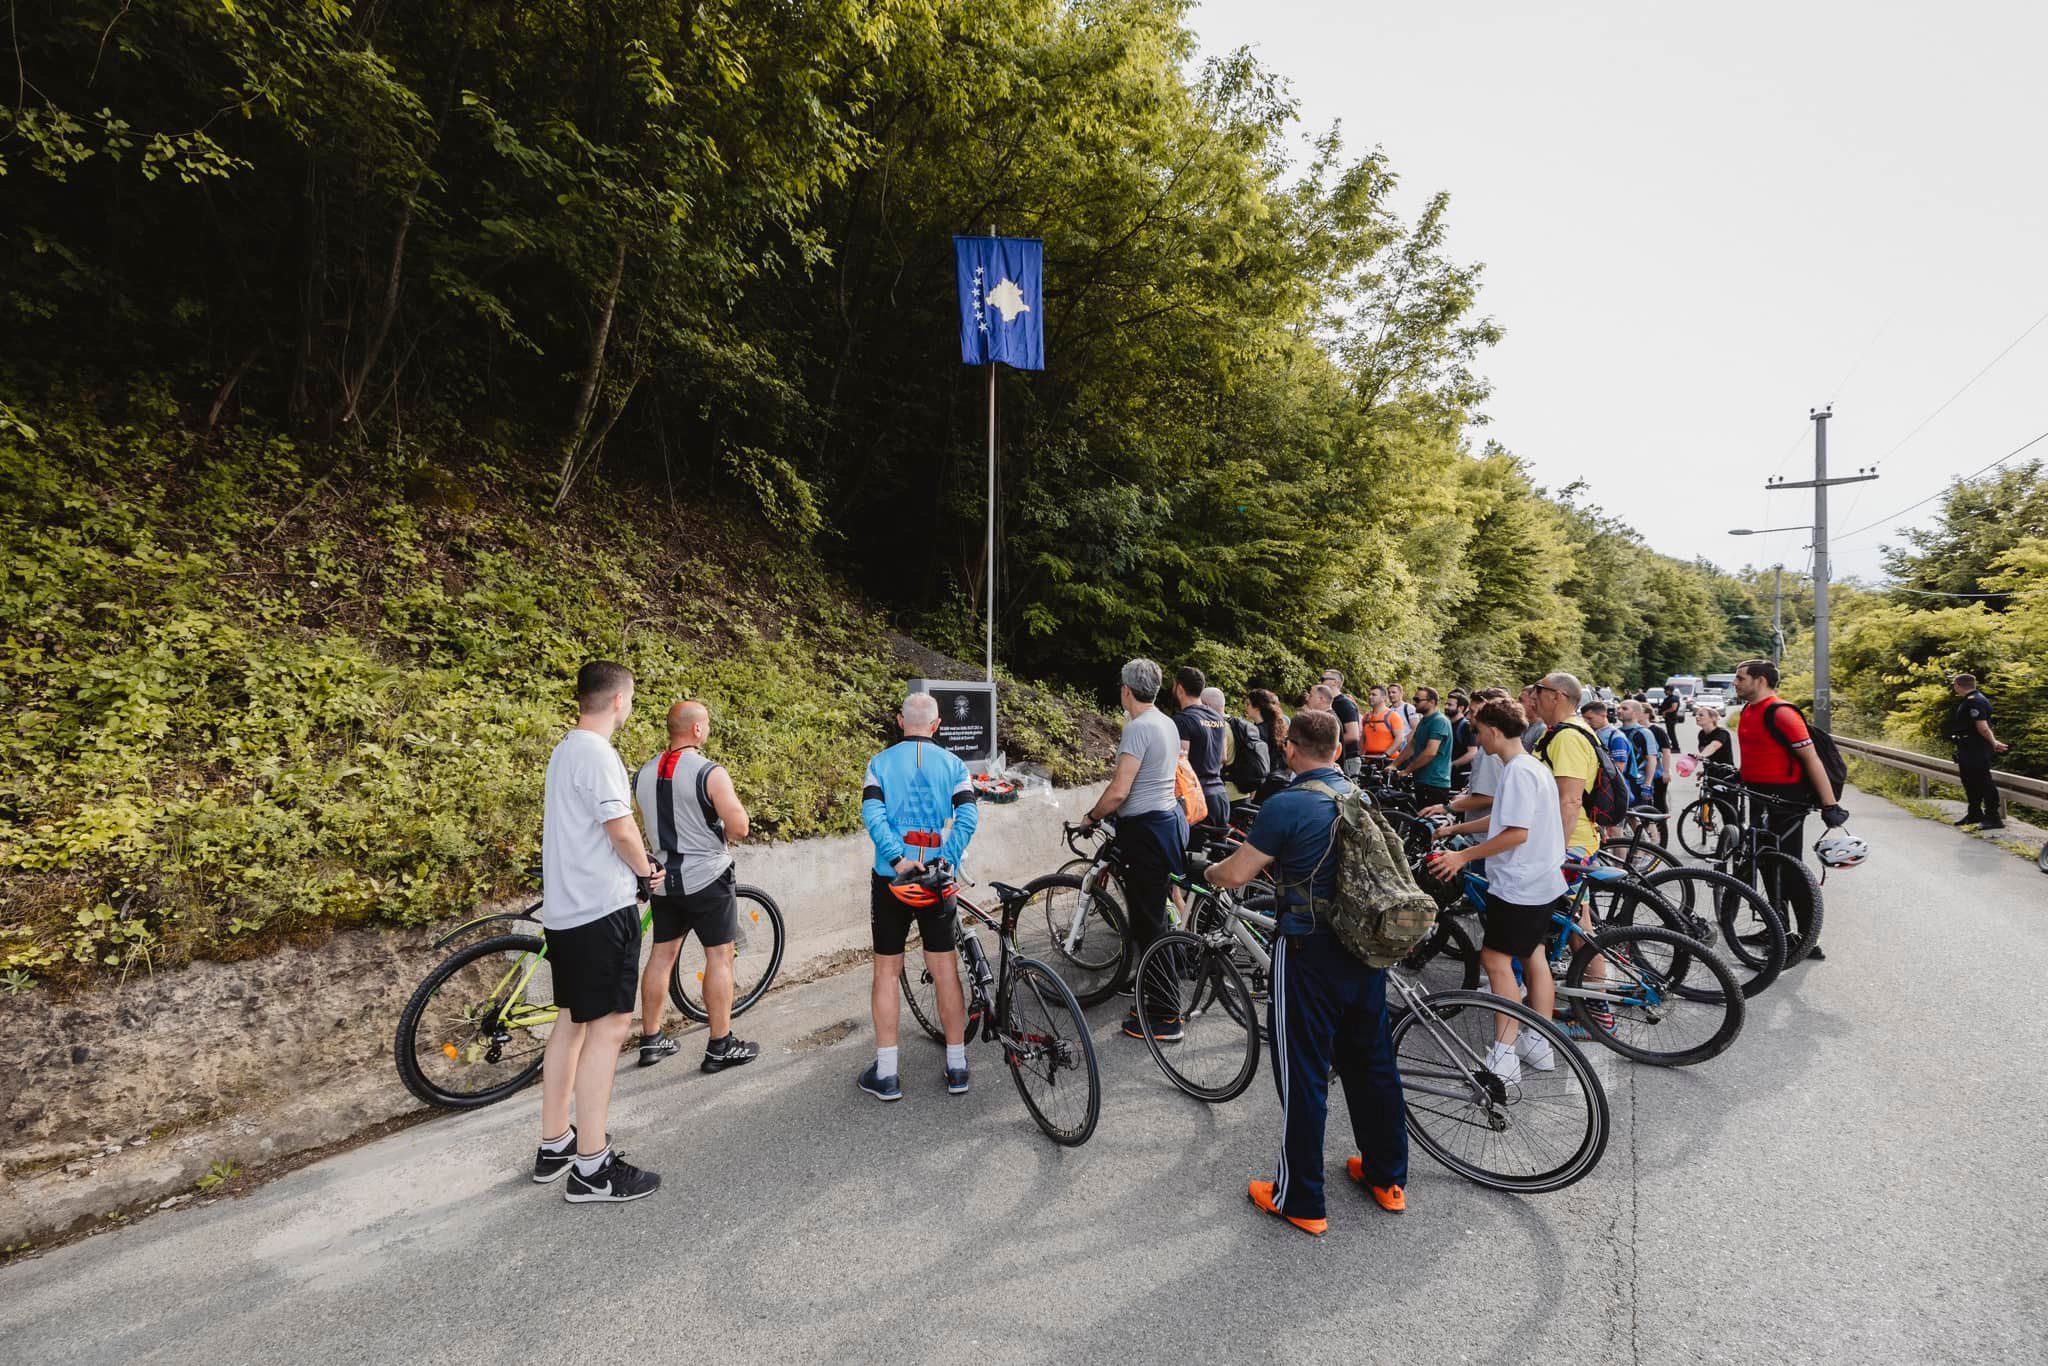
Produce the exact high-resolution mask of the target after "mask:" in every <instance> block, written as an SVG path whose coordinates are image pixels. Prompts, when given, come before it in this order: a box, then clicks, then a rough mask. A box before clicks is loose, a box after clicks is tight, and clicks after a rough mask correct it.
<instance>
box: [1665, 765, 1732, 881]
mask: <svg viewBox="0 0 2048 1366" xmlns="http://www.w3.org/2000/svg"><path fill="white" fill-rule="evenodd" d="M1742 823H1743V807H1742V784H1741V783H1739V782H1737V781H1735V780H1734V779H1733V778H1732V777H1725V776H1723V775H1721V774H1718V773H1714V772H1712V771H1710V770H1709V769H1707V768H1705V767H1702V769H1701V770H1700V795H1699V796H1697V797H1695V798H1693V799H1692V800H1691V801H1689V802H1687V803H1686V804H1685V807H1684V809H1682V810H1681V811H1680V812H1679V813H1678V817H1677V820H1676V822H1675V824H1676V825H1677V827H1678V828H1677V834H1678V846H1679V848H1681V849H1683V850H1685V852H1686V853H1688V854H1691V855H1692V856H1693V857H1694V858H1696V859H1701V860H1703V861H1706V862H1719V861H1720V860H1721V858H1722V832H1723V831H1725V830H1734V829H1739V828H1740V827H1741V826H1742Z"/></svg>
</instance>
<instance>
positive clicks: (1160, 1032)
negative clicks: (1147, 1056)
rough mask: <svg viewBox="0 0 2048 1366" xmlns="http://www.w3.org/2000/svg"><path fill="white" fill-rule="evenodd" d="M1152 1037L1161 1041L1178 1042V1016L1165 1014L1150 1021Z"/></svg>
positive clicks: (1179, 1037) (1179, 1034) (1179, 1031)
mask: <svg viewBox="0 0 2048 1366" xmlns="http://www.w3.org/2000/svg"><path fill="white" fill-rule="evenodd" d="M1152 1037H1153V1038H1155V1039H1157V1040H1158V1041H1159V1042H1161V1043H1179V1042H1180V1039H1181V1028H1180V1016H1178V1015H1167V1016H1164V1017H1162V1018H1160V1019H1157V1020H1154V1021H1153V1022H1152Z"/></svg>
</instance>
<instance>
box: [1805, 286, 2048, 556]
mask: <svg viewBox="0 0 2048 1366" xmlns="http://www.w3.org/2000/svg"><path fill="white" fill-rule="evenodd" d="M2041 316H2042V317H2043V318H2048V313H2044V314H2042V315H2041ZM2043 441H2048V432H2042V433H2041V434H2040V435H2039V436H2037V437H2035V438H2034V439H2033V440H2031V441H2026V442H2022V443H2021V444H2020V445H2018V446H2016V447H2014V448H2013V449H2012V450H2009V451H2007V452H2006V453H2005V454H2004V455H2001V456H1999V457H1998V459H1996V460H1994V461H1992V462H1991V463H1990V464H1988V465H1986V466H1984V468H1982V469H1980V470H1972V471H1971V472H1970V473H1968V474H1966V475H1963V476H1962V477H1961V478H1959V479H1957V480H1956V481H1955V483H1956V484H1967V483H1969V482H1970V481H1971V480H1972V479H1975V478H1976V477H1977V476H1978V475H1980V474H1989V473H1990V472H1991V471H1992V470H1995V469H1997V468H1998V467H1999V466H2000V465H2003V464H2004V463H2005V462H2006V461H2008V460H2010V459H2012V458H2013V457H2014V456H2016V455H2019V454H2020V453H2022V452H2023V451H2026V450H2028V449H2030V448H2032V447H2034V446H2038V445H2040V444H2041V443H2042V442H2043ZM1893 449H1897V448H1896V447H1894V448H1893ZM1954 488H1955V484H1951V485H1949V486H1948V487H1947V488H1941V489H1936V490H1935V491H1934V492H1933V493H1930V494H1928V495H1927V496H1926V497H1925V498H1922V499H1921V500H1920V501H1919V502H1917V503H1908V504H1906V506H1904V507H1902V508H1900V509H1899V510H1898V511H1897V512H1894V513H1892V514H1891V515H1890V516H1888V517H1880V518H1878V519H1877V520H1876V521H1874V522H1865V523H1864V524H1863V525H1862V526H1859V527H1857V528H1856V529H1855V530H1854V531H1845V532H1843V533H1842V535H1843V536H1844V537H1845V538H1846V537H1849V536H1856V535H1860V534H1862V533H1863V532H1866V531H1869V530H1870V529H1871V528H1872V527H1880V526H1884V525H1886V524H1887V523H1890V522H1896V521H1898V520H1899V518H1901V517H1903V516H1905V515H1906V514H1907V513H1909V512H1911V511H1913V510H1914V509H1915V508H1922V507H1925V506H1927V505H1928V504H1929V503H1931V502H1933V501H1934V500H1935V499H1937V498H1940V497H1942V496H1943V495H1945V494H1948V493H1950V492H1952V491H1953V490H1954Z"/></svg>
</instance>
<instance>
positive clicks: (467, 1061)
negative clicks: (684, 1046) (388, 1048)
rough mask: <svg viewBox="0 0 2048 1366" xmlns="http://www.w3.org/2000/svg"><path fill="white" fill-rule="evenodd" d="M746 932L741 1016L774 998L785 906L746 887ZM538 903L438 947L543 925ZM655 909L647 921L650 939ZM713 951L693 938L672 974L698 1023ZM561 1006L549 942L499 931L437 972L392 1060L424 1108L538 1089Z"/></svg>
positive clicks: (479, 921)
mask: <svg viewBox="0 0 2048 1366" xmlns="http://www.w3.org/2000/svg"><path fill="white" fill-rule="evenodd" d="M736 894H737V896H738V897H739V903H740V906H739V930H738V933H737V935H736V936H735V937H734V940H733V1001H732V1013H733V1016H734V1018H737V1017H739V1016H740V1015H742V1014H744V1013H745V1012H746V1010H747V1009H748V1007H750V1006H752V1005H753V1004H754V1003H755V1002H756V1001H758V1000H760V999H761V997H762V996H763V995H765V994H766V993H767V991H768V989H769V987H770V986H772V985H773V984H774V982H775V975H776V973H777V972H778V971H780V970H781V967H782V953H783V948H784V942H785V930H784V926H783V919H782V908H781V907H779V906H777V905H776V904H775V899H774V898H773V897H771V896H769V895H768V893H767V892H765V891H763V890H761V889H760V888H759V887H753V886H749V885H747V884H745V883H742V884H740V886H739V887H738V888H737V889H736ZM540 906H541V903H539V902H538V901H536V902H534V903H533V904H532V905H531V906H528V907H527V908H526V909H525V910H523V911H517V912H505V913H499V914H494V915H486V916H479V917H477V918H476V919H474V920H470V921H467V922H465V923H464V924H461V925H458V926H456V927H455V928H454V929H453V930H450V931H449V932H448V933H447V934H444V935H442V936H441V938H439V939H438V940H436V941H435V942H434V947H435V948H437V949H442V948H446V947H447V946H448V945H449V944H451V943H453V942H455V941H456V940H457V939H460V938H461V937H462V936H464V935H465V934H468V933H470V932H471V931H473V930H475V929H477V928H478V927H480V926H484V925H489V924H492V923H494V922H501V921H510V922H524V923H527V924H531V925H533V926H534V927H535V929H536V931H537V930H538V927H539V918H540ZM653 921H654V907H653V906H652V905H649V906H648V908H647V911H646V913H645V914H644V915H642V916H641V919H640V932H641V934H642V935H645V934H646V933H647V929H648V927H649V926H650V925H651V924H652V923H653ZM703 963H704V951H703V946H702V945H701V944H698V943H697V942H696V936H694V935H692V936H690V942H689V944H687V945H686V946H685V947H684V949H683V952H682V953H681V954H679V955H677V957H676V965H675V967H674V968H673V969H672V970H671V971H670V973H669V982H668V998H669V1001H670V1002H671V1003H672V1004H673V1005H674V1006H675V1008H676V1009H677V1010H679V1011H681V1012H682V1013H683V1015H685V1016H686V1017H688V1018H689V1019H692V1020H695V1021H697V1022H699V1023H703V1022H705V1021H707V1020H709V1019H710V1018H711V1015H710V1012H709V1011H708V1010H706V1009H705V1007H704V1001H703V990H704V970H703ZM559 1013H560V1012H559V1010H558V1008H557V1007H556V1005H555V996H554V976H553V973H552V972H551V971H550V970H549V968H548V964H547V941H546V940H545V939H544V938H543V937H542V936H541V935H540V934H539V933H537V932H536V933H516V934H499V935H494V936H492V937H490V938H488V939H483V940H479V941H478V942H477V943H474V944H469V945H466V946H464V947H463V948H461V949H459V950H457V951H456V952H455V953H453V954H450V955H449V956H448V957H447V958H444V959H443V960H442V961H441V962H440V963H438V964H436V965H435V966H434V968H433V969H432V970H431V971H430V972H428V974H427V976H426V978H425V979H424V980H423V981H421V983H420V985H419V986H418V988H417V989H415V990H414V992H413V994H412V998H411V999H410V1000H408V1001H407V1002H406V1004H405V1009H404V1010H403V1011H402V1012H400V1014H399V1017H398V1035H397V1038H396V1039H395V1040H394V1041H393V1045H392V1054H393V1058H394V1060H395V1062H396V1063H397V1066H398V1079H399V1080H400V1081H401V1082H402V1083H404V1085H405V1089H406V1090H408V1091H410V1092H411V1093H412V1094H413V1096H414V1097H415V1098H417V1099H418V1100H419V1101H420V1102H421V1103H422V1104H425V1105H432V1106H434V1107H436V1108H437V1109H443V1110H474V1109H478V1108H481V1107H482V1106H486V1105H491V1104H494V1103H496V1102H497V1101H501V1100H503V1099H504V1098H505V1097H507V1096H509V1095H511V1094H513V1093H514V1092H515V1091H518V1090H520V1089H521V1088H523V1087H526V1086H529V1085H531V1084H532V1083H533V1080H534V1079H535V1078H536V1077H538V1076H539V1075H540V1067H541V1059H542V1055H543V1054H544V1053H545V1052H546V1050H547V1040H548V1035H549V1033H550V1032H551V1031H552V1030H553V1028H554V1024H555V1021H556V1019H557V1018H558V1016H559Z"/></svg>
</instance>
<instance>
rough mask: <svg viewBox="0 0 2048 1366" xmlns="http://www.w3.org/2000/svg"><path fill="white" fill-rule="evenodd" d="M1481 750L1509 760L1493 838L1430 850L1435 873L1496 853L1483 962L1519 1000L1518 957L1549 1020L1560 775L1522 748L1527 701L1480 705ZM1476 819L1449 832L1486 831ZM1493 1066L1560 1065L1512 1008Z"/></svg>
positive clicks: (1503, 1072)
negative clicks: (1512, 1015)
mask: <svg viewBox="0 0 2048 1366" xmlns="http://www.w3.org/2000/svg"><path fill="white" fill-rule="evenodd" d="M1472 721H1473V724H1474V726H1475V727H1476V728H1477V729H1478V731H1479V747H1480V748H1481V749H1482V750H1484V751H1485V752H1486V753H1488V754H1491V755H1493V756H1495V757H1496V758H1498V759H1499V760H1500V761H1501V769H1500V778H1499V789H1498V790H1497V791H1496V792H1495V794H1494V800H1493V806H1492V808H1491V809H1490V810H1489V811H1488V812H1487V817H1486V820H1485V821H1484V822H1483V824H1484V828H1485V830H1486V839H1485V840H1484V841H1483V842H1481V843H1479V844H1475V845H1473V846H1472V847H1471V848H1469V849H1454V850H1448V851H1444V852H1441V853H1437V854H1433V855H1431V856H1430V865H1429V867H1430V871H1431V872H1433V873H1435V874H1436V875H1437V876H1438V877H1441V878H1446V879H1449V878H1455V877H1457V876H1458V872H1459V870H1460V869H1462V868H1463V867H1464V866H1465V865H1466V864H1468V863H1470V862H1472V861H1473V860H1474V859H1485V860H1486V938H1485V939H1484V941H1483V942H1482V943H1481V945H1480V949H1479V962H1480V966H1481V967H1483V968H1484V969H1485V971H1486V976H1487V980H1488V982H1489V983H1490V985H1491V987H1492V989H1493V992H1494V994H1495V995H1497V996H1505V997H1507V998H1508V999H1510V1000H1513V999H1515V996H1516V992H1515V960H1517V959H1519V960H1521V963H1522V974H1523V977H1524V979H1525V980H1526V981H1527V983H1528V988H1529V1008H1530V1009H1531V1010H1533V1011H1535V1012H1536V1013H1537V1014H1538V1015H1540V1016H1542V1017H1543V1018H1544V1019H1546V1020H1547V1019H1549V1018H1550V1014H1551V1011H1552V1009H1553V1007H1554V1006H1555V1005H1556V1003H1557V991H1556V986H1555V984H1554V983H1553V982H1552V981H1551V977H1550V962H1549V959H1548V957H1547V956H1546V955H1545V953H1544V951H1543V950H1544V943H1545V941H1546V940H1547V939H1548V938H1549V937H1550V917H1551V912H1552V911H1553V910H1555V909H1556V908H1557V906H1558V904H1559V903H1560V902H1561V901H1562V900H1563V899H1564V894H1565V883H1564V873H1563V871H1562V869H1563V864H1564V826H1563V824H1562V823H1561V822H1560V821H1559V820H1558V819H1557V809H1558V807H1557V778H1556V776H1555V775H1553V774H1552V773H1551V771H1550V769H1549V768H1548V767H1547V766H1545V764H1544V763H1543V761H1542V760H1540V759H1538V758H1536V757H1535V756H1534V755H1532V754H1529V753H1527V752H1525V751H1524V750H1523V749H1522V732H1523V730H1524V729H1526V728H1527V725H1528V722H1527V720H1526V719H1525V718H1524V717H1523V715H1522V708H1521V705H1520V704H1519V703H1516V702H1511V701H1509V700H1508V699H1507V698H1504V697H1503V698H1496V699H1494V700H1491V701H1488V702H1485V703H1483V704H1482V705H1481V706H1480V707H1479V708H1478V710H1476V711H1475V712H1473V714H1472ZM1481 825H1482V822H1479V821H1471V822H1468V823H1467V824H1465V825H1463V826H1455V827H1453V828H1452V830H1451V831H1449V832H1446V833H1461V832H1468V831H1470V832H1476V831H1477V830H1479V829H1480V828H1481ZM1495 1028H1496V1034H1495V1037H1494V1043H1493V1047H1492V1048H1491V1049H1490V1050H1489V1051H1488V1052H1487V1055H1486V1066H1487V1068H1488V1070H1490V1071H1492V1072H1493V1073H1494V1075H1495V1076H1497V1077H1499V1078H1500V1079H1501V1081H1502V1082H1504V1083H1507V1084H1509V1085H1513V1084H1514V1083H1516V1082H1518V1081H1520V1080H1521V1079H1522V1067H1523V1065H1524V1064H1526V1065H1527V1066H1529V1067H1530V1068H1532V1069H1534V1070H1536V1071H1538V1072H1548V1071H1550V1070H1552V1069H1553V1068H1555V1067H1556V1066H1557V1057H1556V1055H1555V1054H1554V1053H1553V1052H1552V1051H1551V1048H1550V1045H1549V1044H1548V1043H1547V1042H1545V1041H1544V1040H1543V1039H1541V1038H1539V1037H1537V1036H1536V1035H1534V1034H1526V1035H1525V1034H1523V1033H1522V1032H1521V1026H1520V1025H1518V1024H1516V1023H1515V1021H1514V1020H1512V1019H1511V1018H1509V1017H1508V1016H1506V1015H1502V1016H1501V1017H1500V1018H1499V1021H1498V1023H1497V1024H1496V1026H1495Z"/></svg>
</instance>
